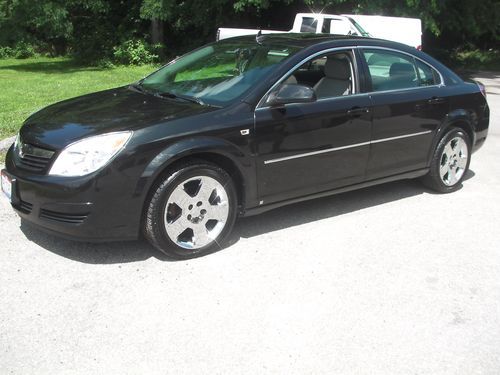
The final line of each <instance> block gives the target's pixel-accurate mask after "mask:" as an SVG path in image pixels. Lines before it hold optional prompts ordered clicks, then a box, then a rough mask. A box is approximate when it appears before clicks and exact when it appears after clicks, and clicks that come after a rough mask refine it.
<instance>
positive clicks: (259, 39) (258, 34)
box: [255, 30, 264, 44]
mask: <svg viewBox="0 0 500 375" xmlns="http://www.w3.org/2000/svg"><path fill="white" fill-rule="evenodd" d="M263 39H264V36H263V35H262V30H259V32H258V33H257V35H255V41H256V42H257V43H259V44H262V40H263Z"/></svg>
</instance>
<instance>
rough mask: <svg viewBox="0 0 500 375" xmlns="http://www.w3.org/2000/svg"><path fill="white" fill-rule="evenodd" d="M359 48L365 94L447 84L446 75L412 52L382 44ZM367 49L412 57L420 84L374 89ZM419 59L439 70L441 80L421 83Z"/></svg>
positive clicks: (432, 67)
mask: <svg viewBox="0 0 500 375" xmlns="http://www.w3.org/2000/svg"><path fill="white" fill-rule="evenodd" d="M357 50H358V52H359V59H360V60H361V64H362V66H363V67H362V69H363V73H364V85H365V89H366V91H365V92H364V93H365V94H376V93H384V92H395V91H408V90H420V89H425V88H431V87H443V86H445V84H444V77H443V75H442V74H441V72H440V71H439V69H436V68H435V67H434V66H432V65H431V64H429V63H428V62H427V61H425V60H423V59H421V58H419V57H417V56H415V55H413V54H411V53H408V52H405V51H401V50H398V49H394V48H389V47H382V46H358V47H357ZM366 50H383V51H388V52H390V53H396V54H398V53H399V54H402V55H406V56H409V57H410V58H412V59H413V68H414V69H415V74H416V77H417V79H418V83H419V85H418V86H416V87H405V88H398V89H389V90H380V91H375V90H373V86H372V81H371V78H370V77H371V74H370V70H369V67H368V62H367V61H366V58H365V56H364V52H365V51H366ZM417 61H420V62H421V63H423V64H425V65H427V66H428V67H429V68H431V69H432V70H433V71H435V72H437V74H438V77H439V82H437V83H434V84H433V85H425V86H423V85H420V73H419V72H418V68H417V63H416V62H417Z"/></svg>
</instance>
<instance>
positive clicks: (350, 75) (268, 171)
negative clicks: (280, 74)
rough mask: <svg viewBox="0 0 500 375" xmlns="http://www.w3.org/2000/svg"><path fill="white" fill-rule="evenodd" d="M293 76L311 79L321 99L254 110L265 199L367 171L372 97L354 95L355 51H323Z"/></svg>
mask: <svg viewBox="0 0 500 375" xmlns="http://www.w3.org/2000/svg"><path fill="white" fill-rule="evenodd" d="M333 60H336V61H333ZM343 64H345V65H343ZM292 76H293V77H291V78H289V79H288V80H287V81H288V82H290V79H291V81H292V82H295V81H297V83H298V84H308V85H309V86H311V87H313V88H314V89H315V90H316V92H317V93H318V100H317V101H315V102H311V103H292V104H286V105H284V106H281V107H263V108H258V109H257V110H256V111H255V141H256V153H257V173H258V181H259V186H258V189H259V196H260V200H261V201H263V202H262V203H263V204H267V203H272V202H277V201H281V200H286V199H290V198H294V197H297V196H304V195H308V194H314V193H317V192H321V191H327V190H330V189H333V188H336V187H340V186H345V185H350V184H354V183H357V182H361V181H363V179H364V175H365V168H366V163H367V160H368V155H369V149H370V145H369V144H370V133H371V118H370V116H371V114H370V98H369V96H368V95H352V94H354V93H356V92H357V90H358V88H357V80H356V79H355V77H356V74H355V68H354V66H353V55H352V52H336V53H334V54H332V53H330V54H325V55H323V56H320V57H319V58H316V59H315V60H314V61H312V62H308V63H307V64H305V65H303V66H302V67H301V68H299V69H298V70H297V71H295V72H294V73H293V74H292ZM314 77H316V78H314ZM328 92H331V95H329V94H328Z"/></svg>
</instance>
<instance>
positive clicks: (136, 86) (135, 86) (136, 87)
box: [128, 83, 154, 95]
mask: <svg viewBox="0 0 500 375" xmlns="http://www.w3.org/2000/svg"><path fill="white" fill-rule="evenodd" d="M128 87H131V88H133V89H134V90H137V91H139V92H142V93H144V94H151V95H153V94H154V93H152V92H151V91H149V90H146V89H145V88H144V86H142V85H141V84H140V83H132V84H131V85H129V86H128Z"/></svg>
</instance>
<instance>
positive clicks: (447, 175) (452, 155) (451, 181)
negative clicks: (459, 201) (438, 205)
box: [439, 137, 469, 186]
mask: <svg viewBox="0 0 500 375" xmlns="http://www.w3.org/2000/svg"><path fill="white" fill-rule="evenodd" d="M468 158H469V150H468V148H467V143H466V142H465V141H464V140H463V138H461V137H455V138H452V139H451V140H450V141H449V142H448V143H447V144H446V146H445V147H444V149H443V153H442V155H441V161H440V165H439V176H440V177H441V181H443V183H444V184H445V185H446V186H453V185H455V184H457V183H458V181H460V179H461V178H462V176H463V174H464V173H465V168H467V161H468Z"/></svg>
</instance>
